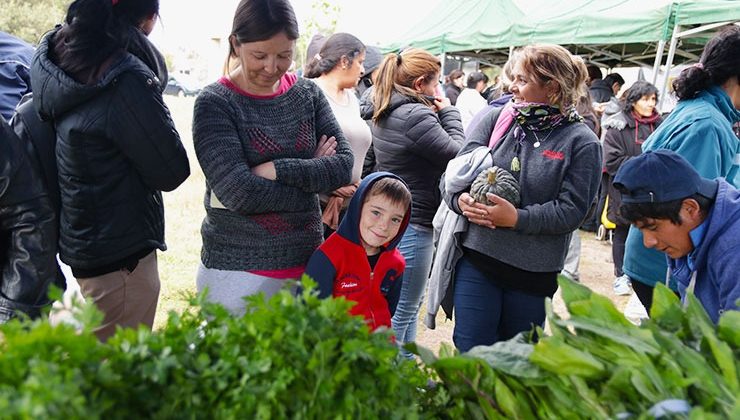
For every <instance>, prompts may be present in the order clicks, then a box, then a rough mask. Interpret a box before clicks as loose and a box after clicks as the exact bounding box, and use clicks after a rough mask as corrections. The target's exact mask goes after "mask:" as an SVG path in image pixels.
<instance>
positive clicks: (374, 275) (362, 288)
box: [306, 172, 410, 330]
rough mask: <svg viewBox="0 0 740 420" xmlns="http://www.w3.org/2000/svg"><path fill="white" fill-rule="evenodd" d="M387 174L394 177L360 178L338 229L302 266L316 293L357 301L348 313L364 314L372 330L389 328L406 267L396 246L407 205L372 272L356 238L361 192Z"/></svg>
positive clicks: (380, 175)
mask: <svg viewBox="0 0 740 420" xmlns="http://www.w3.org/2000/svg"><path fill="white" fill-rule="evenodd" d="M387 176H392V177H394V178H397V177H396V176H395V175H393V174H390V173H387V172H377V173H374V174H371V175H369V176H368V177H366V178H365V179H364V180H363V182H362V184H360V187H359V188H358V189H357V192H356V193H355V195H354V196H353V197H352V201H351V202H350V205H349V207H348V209H347V213H346V214H345V216H344V219H342V223H341V224H340V225H339V229H338V230H337V231H336V232H335V233H333V234H332V235H331V236H329V238H328V239H327V240H326V241H325V242H324V243H323V244H322V245H321V246H319V248H318V249H317V250H316V251H315V252H314V253H313V255H312V256H311V259H310V260H309V261H308V265H307V266H306V274H307V275H308V276H309V277H312V278H313V279H314V280H315V281H316V282H317V283H318V284H319V296H321V297H328V296H334V297H339V296H344V297H345V298H346V299H347V300H350V301H354V302H357V304H356V305H355V306H353V307H352V309H351V310H350V313H352V314H353V315H362V316H364V317H365V319H366V320H367V322H368V325H369V326H370V328H371V329H373V330H374V329H376V328H378V327H380V326H386V327H388V328H390V327H391V316H392V315H393V312H394V311H395V309H396V304H397V303H398V296H399V295H400V293H401V283H402V279H403V270H404V269H405V267H406V261H405V260H404V259H403V256H402V255H401V253H400V252H399V251H398V250H397V249H396V246H397V245H398V242H400V240H401V237H402V236H403V233H404V232H405V231H406V227H407V226H408V223H409V217H410V208H409V209H407V211H406V216H405V217H404V220H403V223H402V225H401V228H400V229H399V230H398V234H397V235H396V237H395V238H393V240H391V241H390V242H389V243H388V244H387V245H386V247H385V248H384V249H383V250H382V251H381V253H380V256H379V257H378V261H377V263H376V264H375V268H374V269H373V270H372V271H371V270H370V263H369V261H368V256H367V254H366V253H365V249H364V248H363V247H362V243H361V241H360V233H359V223H360V214H361V211H362V203H363V201H364V195H365V193H366V191H367V190H368V187H369V186H370V185H371V184H372V183H373V182H375V181H377V180H378V179H380V178H383V177H387ZM399 179H400V178H399Z"/></svg>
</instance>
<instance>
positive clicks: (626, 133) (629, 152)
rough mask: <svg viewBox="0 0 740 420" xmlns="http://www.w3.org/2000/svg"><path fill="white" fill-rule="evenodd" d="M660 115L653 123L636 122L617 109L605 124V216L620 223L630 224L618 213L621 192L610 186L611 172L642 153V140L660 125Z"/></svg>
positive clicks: (612, 177) (633, 118)
mask: <svg viewBox="0 0 740 420" xmlns="http://www.w3.org/2000/svg"><path fill="white" fill-rule="evenodd" d="M660 121H661V120H660V118H658V120H657V121H656V122H655V123H653V124H639V123H637V122H636V121H635V117H633V116H632V115H631V114H630V113H627V112H624V111H622V112H620V113H619V114H616V115H613V116H612V117H610V118H609V119H608V120H607V121H606V122H605V123H604V128H603V129H604V130H606V133H605V134H604V167H605V168H606V173H607V175H608V176H609V184H608V185H609V188H608V190H607V191H608V194H609V206H608V207H607V210H606V211H607V217H608V218H609V220H611V221H612V222H614V223H616V224H617V225H621V226H629V224H630V223H629V221H628V220H626V219H624V218H623V217H622V216H621V215H620V214H619V206H620V205H621V204H622V195H621V194H620V193H619V191H617V190H616V189H615V188H614V186H613V185H612V181H613V180H614V175H616V173H617V170H619V167H620V166H622V164H623V163H624V162H625V161H626V160H627V159H629V158H631V157H633V156H637V155H639V154H640V153H642V143H643V142H644V141H645V140H646V139H647V138H648V136H649V135H650V134H652V133H653V131H655V128H656V127H658V125H659V124H660Z"/></svg>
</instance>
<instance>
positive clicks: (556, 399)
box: [416, 279, 740, 419]
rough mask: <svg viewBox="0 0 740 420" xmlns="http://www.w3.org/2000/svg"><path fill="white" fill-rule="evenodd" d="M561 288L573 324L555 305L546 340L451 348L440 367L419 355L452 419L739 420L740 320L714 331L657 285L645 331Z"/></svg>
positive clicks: (731, 318) (734, 315)
mask: <svg viewBox="0 0 740 420" xmlns="http://www.w3.org/2000/svg"><path fill="white" fill-rule="evenodd" d="M560 288H561V290H562V294H563V300H564V301H565V303H566V307H567V309H568V312H569V314H570V317H569V318H568V319H563V318H561V317H559V316H557V315H556V314H555V313H554V312H553V310H552V302H551V301H550V300H548V301H547V303H546V309H547V318H548V323H549V329H550V331H549V333H550V334H549V335H545V334H544V332H543V331H542V330H541V329H537V330H536V331H534V332H533V333H532V334H529V335H524V334H520V335H519V336H517V337H515V338H514V339H512V340H509V341H506V342H500V343H496V344H494V345H493V346H479V347H475V348H473V349H472V350H471V351H470V352H468V353H466V354H464V355H456V354H455V352H454V351H453V350H451V349H449V348H447V349H444V350H443V351H441V352H440V355H441V357H440V358H439V359H437V358H436V357H434V355H433V354H432V353H431V352H429V351H427V350H424V349H422V348H417V349H416V351H417V353H418V354H419V355H420V356H421V357H422V359H423V360H424V361H425V363H426V364H427V366H429V367H431V368H432V369H433V370H434V371H436V373H437V375H438V376H439V378H440V381H441V383H440V386H441V387H443V388H444V390H445V393H446V403H445V408H444V409H443V410H442V412H443V413H444V416H445V417H450V418H458V417H461V418H491V419H498V418H507V419H536V418H540V419H541V418H603V419H608V418H654V417H660V416H661V415H669V416H680V417H683V418H692V419H694V418H696V419H699V418H708V419H711V418H735V419H737V418H740V399H739V398H738V396H739V395H740V385H739V383H738V372H739V371H740V363H739V362H738V360H740V357H738V356H740V312H737V311H729V312H726V313H724V314H723V316H722V317H721V319H720V321H719V324H718V325H716V326H715V325H714V324H712V322H711V321H710V319H709V317H708V316H707V314H706V312H705V311H704V309H703V308H702V306H701V304H700V303H699V302H698V301H697V300H696V298H694V296H691V295H690V296H688V300H687V305H686V307H685V308H682V305H681V303H680V302H679V300H678V298H677V297H676V296H675V295H674V294H673V292H671V291H670V290H669V289H668V288H666V287H664V286H662V285H659V286H658V287H657V288H656V289H655V295H654V298H653V307H652V309H651V314H650V315H651V319H650V320H647V321H645V322H644V323H643V324H642V325H641V326H639V327H638V326H635V325H633V324H632V323H630V322H629V321H628V320H627V319H626V318H625V317H624V316H623V315H622V313H620V312H619V311H618V310H617V309H616V308H615V307H614V305H613V303H612V302H611V301H610V300H609V299H608V298H606V297H604V296H601V295H598V294H595V293H592V292H591V291H590V290H589V289H588V288H586V287H584V286H582V285H579V284H577V283H574V282H572V281H569V280H567V279H562V280H561V281H560ZM534 337H539V341H537V342H535V340H534ZM440 395H441V394H440Z"/></svg>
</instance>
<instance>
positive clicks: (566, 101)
mask: <svg viewBox="0 0 740 420" xmlns="http://www.w3.org/2000/svg"><path fill="white" fill-rule="evenodd" d="M516 62H517V64H521V65H522V67H523V68H524V69H525V70H527V71H528V72H529V73H530V75H531V76H532V77H533V78H534V79H535V80H536V81H537V82H539V83H540V84H543V85H544V84H545V83H548V82H553V83H555V84H557V92H556V93H555V94H553V95H552V96H551V97H550V98H549V99H550V103H551V104H553V105H558V106H560V109H561V110H562V111H563V112H565V109H566V108H568V107H569V106H571V105H574V104H575V103H577V102H578V98H580V97H581V96H583V95H585V94H586V92H587V87H586V80H588V70H587V69H586V64H585V63H584V62H583V59H581V58H580V57H577V56H574V55H572V54H571V53H570V52H568V50H566V49H565V48H563V47H561V46H560V45H549V44H541V45H528V46H526V47H523V48H521V49H520V50H518V51H517V53H516Z"/></svg>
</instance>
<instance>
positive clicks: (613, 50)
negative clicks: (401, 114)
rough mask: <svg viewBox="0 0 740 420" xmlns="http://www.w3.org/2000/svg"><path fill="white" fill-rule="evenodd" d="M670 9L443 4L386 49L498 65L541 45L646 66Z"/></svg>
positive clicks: (631, 3) (663, 36)
mask: <svg viewBox="0 0 740 420" xmlns="http://www.w3.org/2000/svg"><path fill="white" fill-rule="evenodd" d="M671 7H672V5H671V1H670V0H651V1H648V0H569V1H561V2H553V1H551V0H547V1H545V0H529V1H512V0H493V1H486V0H475V1H471V0H463V1H447V2H445V3H444V4H442V5H440V7H439V8H438V9H437V10H434V11H432V12H431V14H430V17H429V18H427V19H424V20H422V22H421V23H420V24H419V25H418V26H417V27H416V28H412V29H411V30H410V31H408V32H407V33H406V34H405V35H403V36H402V37H401V41H399V42H397V43H394V44H393V45H390V46H388V47H387V49H388V50H393V49H398V48H402V47H404V46H414V47H419V48H424V49H427V50H428V51H430V52H432V53H435V54H441V53H454V54H456V55H462V56H470V57H475V58H478V59H479V60H482V61H484V62H487V63H489V64H501V63H503V62H505V61H506V59H507V58H508V53H509V49H510V47H517V46H522V45H528V44H532V43H543V42H546V43H555V44H560V45H564V46H566V47H567V48H569V49H570V50H571V51H572V52H574V53H577V54H580V55H582V56H585V57H586V59H587V60H589V61H592V62H595V63H601V64H602V65H604V66H608V67H611V66H613V65H615V64H619V63H622V62H629V61H632V62H634V63H636V64H640V65H644V64H645V63H646V62H647V61H650V62H651V64H652V61H653V59H654V57H655V51H656V49H657V44H658V42H659V41H661V40H663V41H665V40H667V39H668V38H669V37H670V30H671V29H672V25H669V18H670V16H671ZM646 60H647V61H646Z"/></svg>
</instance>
